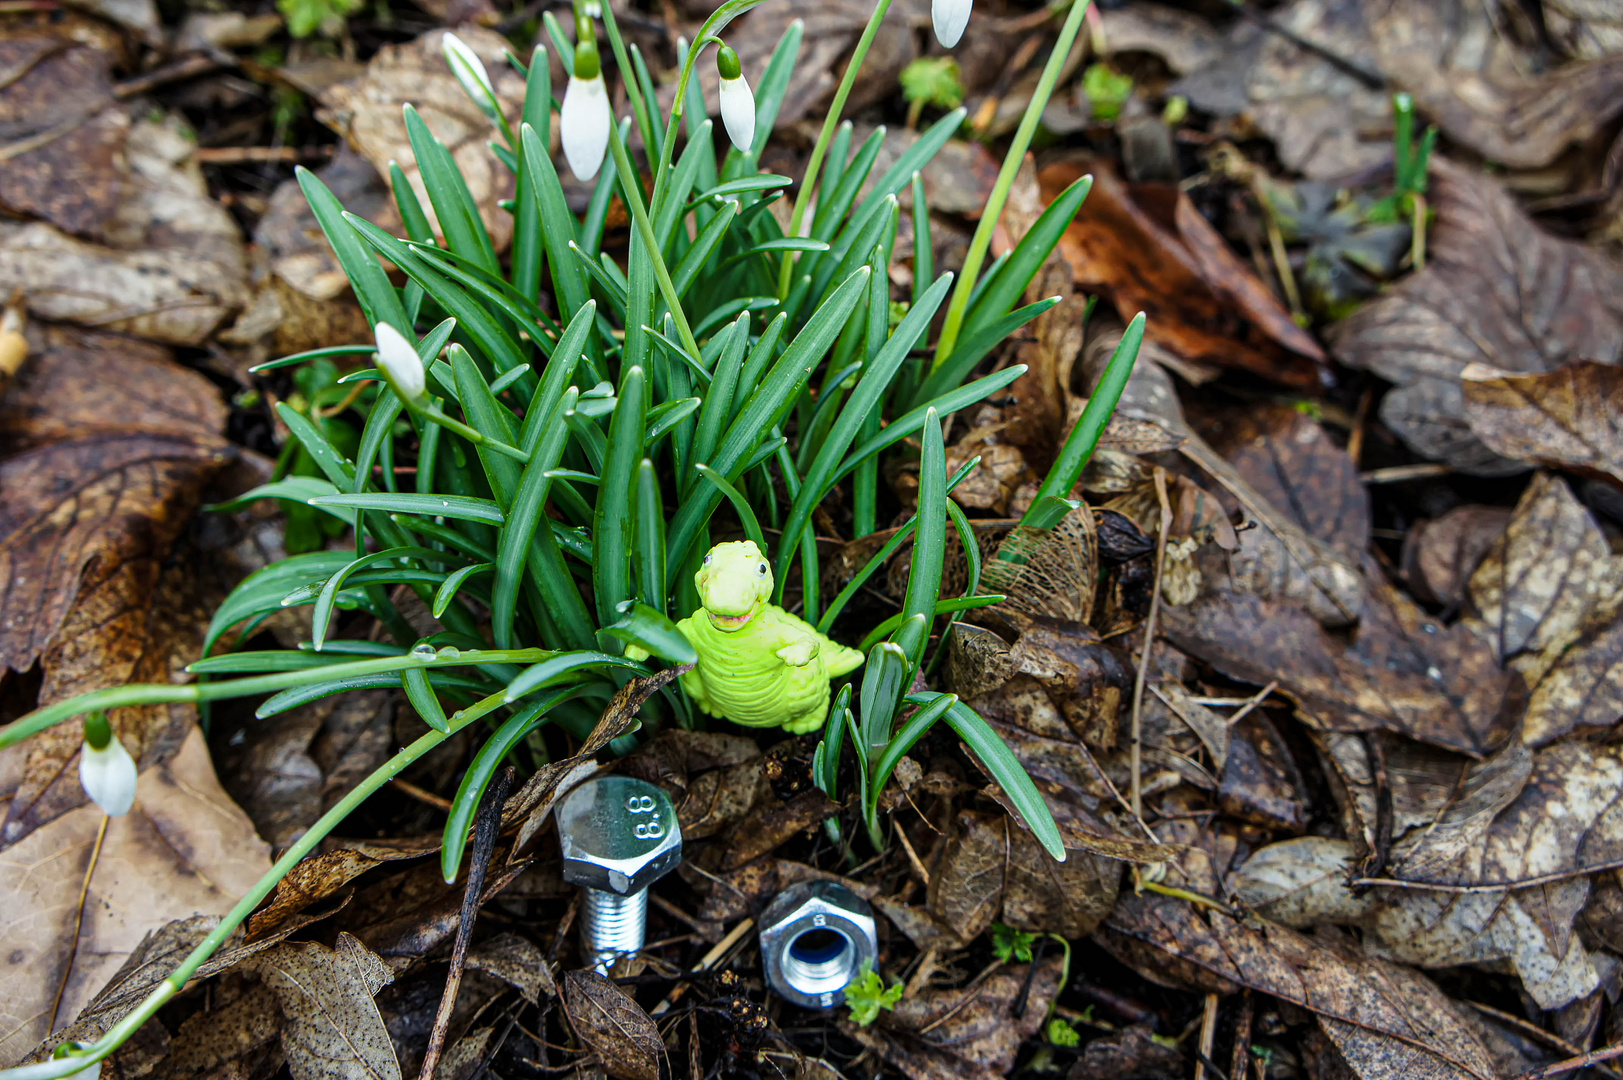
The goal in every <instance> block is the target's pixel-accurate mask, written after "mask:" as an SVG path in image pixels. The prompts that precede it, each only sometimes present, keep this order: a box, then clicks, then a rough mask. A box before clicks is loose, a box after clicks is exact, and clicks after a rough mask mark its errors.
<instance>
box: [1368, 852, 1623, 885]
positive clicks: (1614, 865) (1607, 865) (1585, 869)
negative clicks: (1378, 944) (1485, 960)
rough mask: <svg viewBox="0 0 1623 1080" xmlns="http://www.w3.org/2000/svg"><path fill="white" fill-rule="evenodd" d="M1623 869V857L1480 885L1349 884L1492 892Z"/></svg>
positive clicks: (1384, 880) (1371, 881)
mask: <svg viewBox="0 0 1623 1080" xmlns="http://www.w3.org/2000/svg"><path fill="white" fill-rule="evenodd" d="M1620 869H1623V859H1611V860H1608V861H1607V862H1603V863H1596V864H1595V865H1594V866H1579V867H1576V868H1574V869H1572V870H1560V871H1557V872H1556V873H1554V874H1544V875H1542V876H1541V877H1535V878H1525V879H1523V880H1521V881H1491V882H1483V883H1481V884H1478V885H1437V884H1433V883H1432V882H1429V881H1404V880H1403V879H1401V878H1383V877H1372V878H1356V879H1354V880H1353V881H1351V882H1349V883H1348V884H1350V885H1353V886H1361V885H1384V886H1387V887H1388V888H1393V889H1423V890H1426V891H1429V892H1445V893H1491V892H1503V891H1505V890H1506V889H1531V888H1535V887H1536V886H1539V885H1549V884H1551V883H1552V882H1556V881H1566V880H1568V879H1569V878H1575V877H1583V876H1584V875H1585V874H1599V873H1603V872H1604V871H1607V870H1620Z"/></svg>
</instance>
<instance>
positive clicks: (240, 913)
mask: <svg viewBox="0 0 1623 1080" xmlns="http://www.w3.org/2000/svg"><path fill="white" fill-rule="evenodd" d="M498 654H501V655H503V656H505V657H507V658H509V659H510V660H512V661H515V662H518V663H530V662H533V660H534V658H542V659H544V658H545V657H547V656H551V655H552V653H550V652H548V651H547V650H545V649H507V650H493V651H479V652H477V655H479V656H481V657H484V658H485V659H483V660H480V661H475V662H482V663H497V662H498V661H497V660H496V659H495V657H496V656H497V655H498ZM521 654H522V655H521ZM462 655H463V656H464V657H467V656H469V655H475V653H471V652H470V653H463V654H462ZM391 659H393V658H391ZM467 662H469V661H467V660H461V661H447V662H445V663H435V662H433V661H419V664H420V665H421V666H423V667H450V666H453V665H454V664H455V663H467ZM361 666H363V665H360V664H341V665H335V667H344V668H348V669H354V668H357V667H361ZM405 666H410V665H405ZM315 670H317V671H322V672H329V673H330V672H331V671H332V670H333V669H331V668H317V669H315ZM369 670H372V671H377V670H390V669H388V668H383V669H378V668H375V667H373V668H370V669H369ZM291 674H301V675H308V674H309V673H308V672H297V673H291ZM263 682H264V680H263V679H241V680H238V683H239V684H240V683H263ZM209 685H214V686H230V685H237V684H232V683H213V684H209ZM166 689H167V688H166ZM192 689H195V688H192ZM103 692H104V691H103ZM250 692H252V691H250ZM83 696H89V695H83ZM222 696H223V695H222ZM505 698H506V691H505V690H503V691H499V692H497V693H495V694H492V695H490V696H489V697H487V698H485V699H483V700H482V701H480V702H478V703H477V704H475V705H473V706H471V707H469V708H467V709H464V710H462V711H461V712H459V713H457V714H456V715H455V716H453V717H451V724H450V727H449V728H448V729H447V730H446V731H443V732H441V731H430V732H428V733H426V734H425V735H423V736H422V737H421V738H419V739H418V740H417V741H416V742H414V743H412V744H411V745H410V746H408V747H406V748H405V749H404V750H402V751H400V752H399V753H398V754H396V755H395V756H394V757H392V758H390V759H389V760H388V761H386V762H384V763H383V764H382V765H381V766H379V767H378V769H377V770H375V771H374V772H373V773H372V774H371V775H370V776H368V777H367V778H366V779H365V780H362V781H361V782H360V783H359V784H358V785H356V787H355V789H354V790H353V791H351V792H350V793H349V794H348V795H345V796H344V797H343V798H342V799H340V800H339V801H338V804H337V805H336V806H334V807H333V808H332V809H331V810H329V811H327V812H326V813H325V814H323V815H321V818H320V820H318V821H317V822H316V823H315V824H314V825H312V826H310V829H309V831H308V832H306V833H305V834H304V835H303V836H301V837H299V839H298V840H297V841H295V842H294V844H293V846H292V847H290V848H288V849H287V851H286V852H285V853H284V854H283V855H282V857H281V858H280V859H277V860H276V864H275V865H274V866H272V867H271V868H270V871H269V872H268V873H267V874H266V875H265V876H264V877H262V878H260V879H259V881H258V882H256V883H255V885H254V887H253V888H252V889H250V890H249V891H248V894H247V895H246V896H244V897H243V898H242V899H241V900H238V901H237V904H236V906H235V907H233V908H232V909H231V910H230V912H228V913H227V914H226V916H225V918H223V919H221V920H220V925H219V926H216V927H215V928H214V932H213V933H211V934H209V936H208V937H206V938H204V939H203V940H202V941H200V942H198V944H197V947H196V948H194V949H193V950H192V951H191V953H190V954H189V955H187V957H186V959H185V960H183V961H181V964H180V966H179V967H177V968H176V969H175V970H174V971H172V972H170V974H169V975H168V977H167V978H165V979H164V980H163V981H162V982H160V983H159V984H158V985H157V986H155V987H153V989H152V992H151V993H149V994H148V995H147V996H146V998H145V999H144V1000H142V1002H141V1004H139V1005H137V1006H136V1007H135V1008H134V1009H132V1010H130V1012H129V1013H128V1014H126V1015H125V1017H124V1018H123V1019H122V1020H120V1021H119V1022H118V1023H117V1024H114V1025H113V1026H112V1027H111V1028H109V1029H108V1030H107V1033H106V1034H105V1035H103V1036H102V1037H101V1038H100V1039H97V1040H96V1041H95V1042H94V1043H92V1044H91V1045H90V1047H89V1049H87V1050H85V1051H84V1052H83V1053H81V1054H73V1055H70V1056H68V1057H64V1058H53V1059H50V1060H47V1061H41V1062H38V1063H36V1064H33V1065H23V1066H20V1067H18V1068H15V1069H7V1070H5V1071H3V1072H0V1077H4V1078H5V1080H57V1078H61V1077H68V1076H72V1075H73V1074H74V1073H76V1072H79V1071H81V1070H82V1069H85V1068H86V1067H88V1066H90V1065H93V1064H95V1063H96V1062H98V1061H101V1060H102V1059H104V1058H106V1057H107V1056H108V1055H110V1054H111V1053H112V1052H113V1051H115V1050H117V1049H118V1048H119V1047H120V1046H122V1045H124V1043H125V1042H126V1041H128V1039H129V1038H130V1036H131V1035H134V1034H135V1033H136V1031H137V1030H139V1029H140V1027H141V1025H142V1024H144V1023H146V1022H147V1021H148V1020H150V1019H152V1017H153V1016H154V1015H155V1014H156V1013H157V1011H158V1010H159V1009H160V1008H162V1007H163V1006H164V1004H165V1003H166V1002H167V1001H168V1000H169V999H170V998H172V997H174V996H175V995H176V994H178V993H180V992H181V991H182V990H183V989H185V988H186V983H187V981H188V980H190V979H191V977H192V975H193V974H194V973H195V972H196V971H197V969H198V968H200V967H202V966H203V964H205V963H206V962H207V961H208V959H209V957H211V956H213V955H214V954H215V952H216V951H218V950H219V948H220V946H221V945H224V944H225V942H226V940H227V939H228V938H229V937H230V936H231V934H232V933H233V932H234V931H235V930H236V929H237V927H238V926H241V925H242V922H243V920H245V919H247V918H248V916H249V915H251V914H252V913H253V911H254V909H255V908H257V907H259V905H260V904H261V903H262V902H263V901H264V899H265V897H267V896H269V895H270V894H271V892H272V890H274V889H275V888H276V886H277V885H279V884H281V881H282V879H283V878H285V877H286V876H287V874H288V871H290V870H292V869H293V867H294V866H296V865H298V863H299V861H300V860H301V859H303V858H304V857H305V856H306V855H308V854H310V852H312V851H314V850H315V847H316V845H317V844H319V843H321V841H323V840H324V839H326V838H327V835H328V834H329V833H331V832H332V831H333V830H334V829H336V828H337V827H338V825H339V823H340V822H342V821H343V820H344V819H345V818H346V817H348V816H349V815H350V813H351V812H352V811H353V810H355V808H356V807H358V806H360V805H361V804H362V803H363V802H365V801H366V800H367V799H368V798H370V797H371V795H372V793H373V792H375V791H377V790H378V788H380V787H382V786H383V785H384V784H386V783H388V782H389V781H390V780H392V779H394V778H395V777H396V776H398V775H399V774H400V772H401V771H402V770H404V769H405V768H406V766H408V765H410V764H411V763H412V762H414V761H416V760H417V759H418V758H420V757H422V756H423V755H424V754H426V753H428V752H429V751H430V750H432V749H434V747H436V746H438V745H439V744H440V743H442V742H444V741H445V740H446V739H448V738H450V737H451V736H452V735H454V734H456V733H457V732H458V731H460V730H462V729H463V728H465V727H467V726H468V725H469V724H471V723H473V722H475V721H476V720H478V719H480V718H481V717H483V716H485V715H486V714H488V713H490V712H492V711H493V710H495V709H497V708H500V707H501V706H502V704H503V703H504V701H505ZM74 700H75V701H77V700H80V699H77V698H76V699H74ZM170 700H174V699H170ZM182 700H184V699H182ZM63 704H71V702H64V703H63ZM20 722H21V721H19V723H20ZM12 726H13V727H15V726H16V725H12Z"/></svg>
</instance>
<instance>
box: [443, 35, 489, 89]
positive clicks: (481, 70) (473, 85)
mask: <svg viewBox="0 0 1623 1080" xmlns="http://www.w3.org/2000/svg"><path fill="white" fill-rule="evenodd" d="M440 47H441V48H442V49H443V50H444V51H445V62H446V63H447V64H449V65H451V74H453V75H455V76H456V81H457V82H459V83H461V84H462V89H463V90H465V91H467V94H468V96H469V97H471V98H473V100H474V101H476V102H478V103H480V107H481V108H483V107H484V106H483V103H484V100H485V99H486V98H494V97H495V96H496V88H495V87H494V86H492V85H491V82H490V73H489V72H488V71H486V70H485V62H484V61H483V60H481V59H479V55H478V54H477V53H475V52H474V51H473V50H472V49H470V48H468V43H467V42H465V41H463V40H462V39H461V38H459V37H457V36H456V35H455V34H453V33H451V32H450V31H449V30H447V31H446V32H445V37H444V38H443V39H442V40H441V41H440Z"/></svg>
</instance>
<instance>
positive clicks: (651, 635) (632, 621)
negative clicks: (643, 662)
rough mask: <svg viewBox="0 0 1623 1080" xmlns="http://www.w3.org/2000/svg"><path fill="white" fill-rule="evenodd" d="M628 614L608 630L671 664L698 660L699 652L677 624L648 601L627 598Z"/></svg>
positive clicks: (625, 612)
mask: <svg viewBox="0 0 1623 1080" xmlns="http://www.w3.org/2000/svg"><path fill="white" fill-rule="evenodd" d="M620 611H621V612H622V613H623V614H624V615H625V618H623V619H621V620H620V621H619V622H617V623H615V624H614V625H613V626H610V627H607V628H606V629H605V630H604V633H606V634H609V635H610V636H612V637H616V638H618V639H620V640H621V641H623V642H625V643H626V644H628V645H635V646H637V647H638V648H640V649H642V650H643V651H644V652H647V653H648V654H650V655H652V656H657V657H659V658H660V659H661V660H663V661H665V662H666V663H667V664H694V663H697V662H698V660H699V654H698V653H696V652H694V651H693V646H692V644H691V643H689V641H688V639H687V638H686V637H684V636H683V635H682V631H681V630H679V629H677V627H676V624H675V623H674V622H672V621H671V620H670V619H668V618H666V617H665V615H664V614H662V613H661V612H659V611H656V610H654V609H653V608H651V607H649V606H648V605H647V604H638V603H634V602H632V601H629V600H628V601H626V602H625V603H624V604H621V605H620Z"/></svg>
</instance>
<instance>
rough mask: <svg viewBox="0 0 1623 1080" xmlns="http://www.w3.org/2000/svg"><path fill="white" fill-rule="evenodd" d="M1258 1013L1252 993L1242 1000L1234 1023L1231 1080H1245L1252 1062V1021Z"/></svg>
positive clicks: (1249, 992)
mask: <svg viewBox="0 0 1623 1080" xmlns="http://www.w3.org/2000/svg"><path fill="white" fill-rule="evenodd" d="M1256 1012H1257V999H1256V998H1254V997H1252V996H1251V991H1249V990H1247V991H1246V992H1245V997H1243V998H1241V999H1240V1017H1239V1019H1238V1020H1236V1021H1235V1022H1234V1049H1233V1050H1232V1051H1230V1052H1229V1078H1230V1080H1245V1074H1246V1073H1247V1072H1249V1071H1250V1070H1249V1069H1248V1068H1247V1065H1248V1064H1249V1062H1250V1061H1251V1020H1252V1018H1253V1017H1254V1016H1255V1015H1256Z"/></svg>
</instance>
